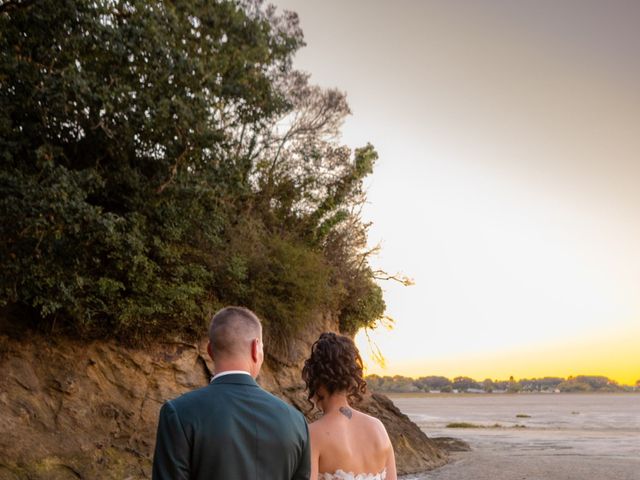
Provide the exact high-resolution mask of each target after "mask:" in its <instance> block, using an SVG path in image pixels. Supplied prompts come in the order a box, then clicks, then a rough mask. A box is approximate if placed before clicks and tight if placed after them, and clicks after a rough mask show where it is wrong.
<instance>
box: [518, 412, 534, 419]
mask: <svg viewBox="0 0 640 480" xmlns="http://www.w3.org/2000/svg"><path fill="white" fill-rule="evenodd" d="M516 418H531V415H527V414H526V413H519V414H517V415H516Z"/></svg>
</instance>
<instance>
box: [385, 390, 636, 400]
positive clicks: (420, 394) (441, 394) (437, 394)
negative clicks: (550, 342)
mask: <svg viewBox="0 0 640 480" xmlns="http://www.w3.org/2000/svg"><path fill="white" fill-rule="evenodd" d="M373 393H379V394H382V395H386V396H393V397H403V398H412V397H429V396H433V397H460V396H464V397H487V396H489V397H490V396H504V395H519V396H525V395H529V396H531V395H545V396H546V395H562V396H565V395H634V394H635V395H639V394H640V390H636V391H618V392H606V391H600V392H598V391H595V392H484V393H480V392H457V393H456V392H390V391H380V390H374V391H373Z"/></svg>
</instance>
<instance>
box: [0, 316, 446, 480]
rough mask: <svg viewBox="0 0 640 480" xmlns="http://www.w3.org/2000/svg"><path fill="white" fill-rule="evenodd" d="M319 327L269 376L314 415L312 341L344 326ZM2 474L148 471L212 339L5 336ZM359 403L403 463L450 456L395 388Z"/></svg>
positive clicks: (196, 380)
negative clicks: (305, 368) (306, 371)
mask: <svg viewBox="0 0 640 480" xmlns="http://www.w3.org/2000/svg"><path fill="white" fill-rule="evenodd" d="M313 325H314V328H309V329H306V330H305V332H304V334H302V335H300V336H299V338H297V339H295V340H294V341H292V342H290V343H289V347H290V348H288V349H287V351H285V352H282V351H280V352H277V351H272V352H271V353H270V354H269V355H267V357H266V359H265V364H264V367H263V370H262V372H261V375H260V377H259V379H258V380H259V383H260V384H261V385H262V386H263V387H264V388H266V389H267V390H269V391H271V392H273V393H274V394H276V395H278V396H279V397H281V398H283V399H284V400H285V401H288V402H289V403H291V404H292V405H294V406H295V407H297V408H298V409H300V410H301V411H303V412H304V413H305V414H306V415H307V417H308V418H314V416H315V415H317V412H312V411H311V405H310V403H309V402H308V401H307V400H306V395H305V392H304V389H303V384H302V381H301V378H300V372H301V366H302V362H303V361H304V359H305V357H306V355H307V354H308V352H309V349H310V346H311V343H312V342H313V341H314V340H315V339H316V338H317V337H318V335H319V334H320V332H321V331H326V330H335V328H334V327H335V325H334V324H333V323H332V322H331V320H330V319H328V318H324V317H319V318H318V319H317V320H316V321H315V322H314V323H313ZM0 340H2V342H1V343H2V355H0V368H1V371H2V372H3V374H2V376H1V377H0V479H5V478H6V479H38V480H39V479H68V478H90V479H105V480H111V479H114V480H115V479H118V480H121V479H130V480H137V479H148V478H150V476H151V459H152V453H153V448H154V444H155V433H156V426H157V418H158V412H159V410H160V407H161V405H162V403H163V402H164V401H165V400H167V399H169V398H174V397H177V396H179V395H181V394H182V393H184V392H186V391H189V390H192V389H194V388H198V387H201V386H204V385H206V384H207V383H208V381H209V378H210V375H211V372H212V371H213V365H212V363H211V360H210V359H209V358H208V355H207V354H206V339H203V340H202V341H200V342H198V343H194V344H191V343H185V342H181V341H175V342H165V343H162V344H156V345H154V346H153V347H150V348H144V349H142V348H140V349H133V348H126V347H123V346H120V345H118V344H116V343H115V342H112V341H102V342H89V343H87V342H80V341H75V340H69V339H63V338H43V337H41V336H37V335H35V334H28V335H23V336H21V338H19V339H10V338H8V337H2V338H1V339H0ZM356 408H358V409H360V410H362V411H364V412H366V413H368V414H370V415H374V416H376V417H378V418H380V419H381V420H382V422H383V423H384V424H385V426H386V428H387V430H388V431H389V434H390V436H391V438H392V441H393V443H394V446H395V449H396V459H397V464H398V469H399V473H402V474H404V473H414V472H418V471H424V470H427V469H431V468H434V467H436V466H439V465H442V464H444V463H445V462H446V461H447V453H446V451H445V450H443V449H441V448H440V447H438V445H437V444H435V443H434V442H433V441H431V440H430V439H428V438H427V437H426V436H425V435H424V433H423V432H422V431H420V429H419V428H418V427H417V426H416V425H415V424H413V423H412V422H411V421H410V420H409V419H408V418H407V417H406V416H405V415H403V414H402V413H401V412H400V411H399V410H398V409H397V408H396V407H395V406H394V405H393V403H392V402H391V401H390V400H389V399H388V398H386V397H384V396H382V395H378V394H373V395H371V394H368V395H367V396H366V397H365V398H364V399H363V401H362V402H361V403H360V404H359V405H356Z"/></svg>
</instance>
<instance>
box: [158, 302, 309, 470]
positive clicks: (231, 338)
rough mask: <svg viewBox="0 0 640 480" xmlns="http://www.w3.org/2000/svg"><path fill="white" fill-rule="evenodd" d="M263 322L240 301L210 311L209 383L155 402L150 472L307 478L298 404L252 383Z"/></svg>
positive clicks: (259, 357)
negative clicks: (157, 412) (212, 365)
mask: <svg viewBox="0 0 640 480" xmlns="http://www.w3.org/2000/svg"><path fill="white" fill-rule="evenodd" d="M262 349H263V346H262V326H261V324H260V321H259V320H258V317H256V315H255V314H254V313H253V312H252V311H251V310H248V309H246V308H241V307H226V308H223V309H222V310H220V311H219V312H218V313H216V314H215V315H214V316H213V319H212V320H211V325H210V327H209V345H208V347H207V351H208V353H209V356H210V357H211V359H212V360H213V361H214V363H215V375H214V377H213V379H212V380H211V383H210V384H209V385H208V386H206V387H204V388H201V389H198V390H195V391H193V392H189V393H186V394H185V395H182V396H181V397H178V398H176V399H174V400H169V401H167V402H166V403H165V404H164V405H163V407H162V409H161V410H160V421H159V424H158V435H157V439H156V450H155V455H154V459H153V480H205V479H206V480H303V479H304V480H307V479H308V478H309V475H310V453H309V452H310V446H309V432H308V428H307V422H306V421H305V419H304V417H303V416H302V414H301V413H300V412H298V411H297V410H295V409H294V408H293V407H291V406H289V405H287V404H286V403H285V402H283V401H282V400H280V399H278V398H276V397H274V396H273V395H271V394H270V393H268V392H266V391H265V390H263V389H262V388H260V387H259V386H258V384H257V383H256V382H255V378H256V377H257V376H258V373H259V372H260V367H261V366H262V361H263V359H264V353H263V350H262Z"/></svg>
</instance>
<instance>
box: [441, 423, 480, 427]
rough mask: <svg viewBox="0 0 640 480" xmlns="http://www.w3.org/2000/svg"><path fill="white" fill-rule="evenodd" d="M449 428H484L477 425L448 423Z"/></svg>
mask: <svg viewBox="0 0 640 480" xmlns="http://www.w3.org/2000/svg"><path fill="white" fill-rule="evenodd" d="M447 428H483V427H482V425H476V424H475V423H467V422H453V423H448V424H447Z"/></svg>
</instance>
